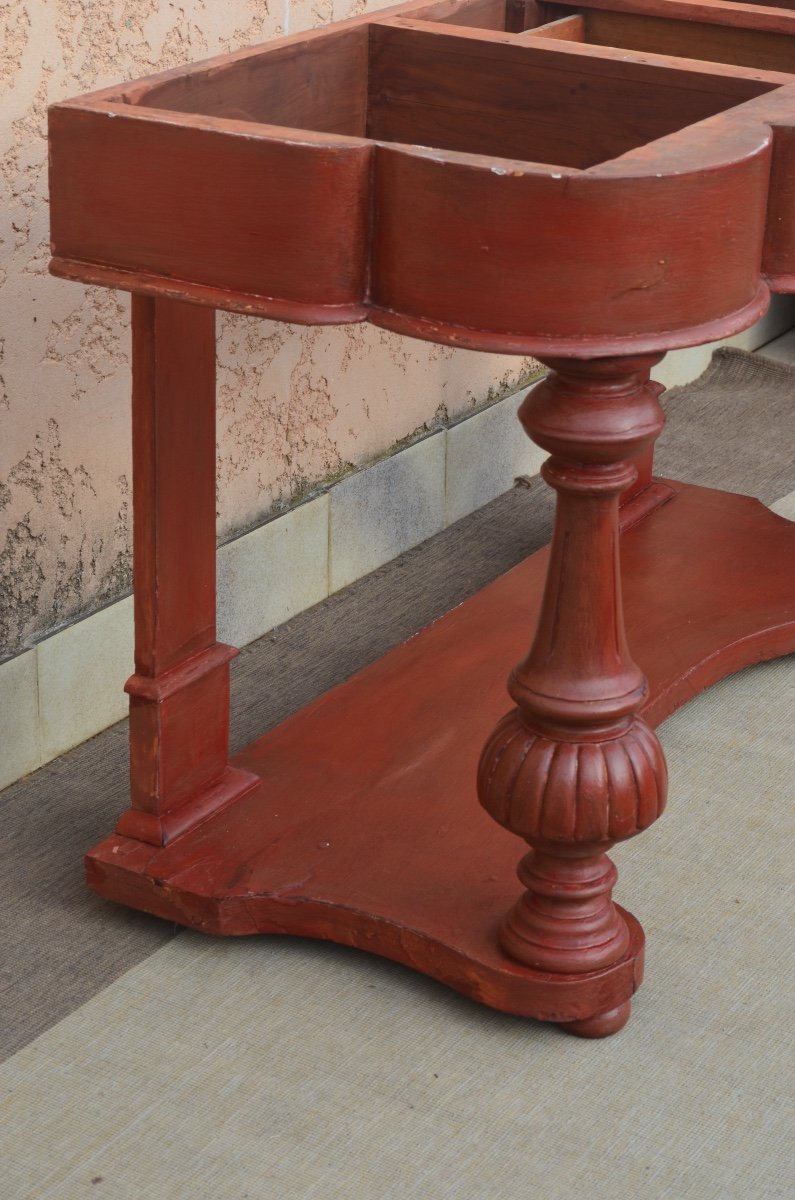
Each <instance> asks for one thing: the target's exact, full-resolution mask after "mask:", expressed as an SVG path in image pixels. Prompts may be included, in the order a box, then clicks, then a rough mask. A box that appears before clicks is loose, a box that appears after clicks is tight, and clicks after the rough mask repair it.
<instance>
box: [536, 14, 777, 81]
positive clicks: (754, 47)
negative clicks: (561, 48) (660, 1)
mask: <svg viewBox="0 0 795 1200" xmlns="http://www.w3.org/2000/svg"><path fill="white" fill-rule="evenodd" d="M584 17H585V41H586V42H590V43H592V44H594V45H598V46H616V47H619V48H621V49H623V50H649V51H651V52H652V53H654V54H671V55H675V56H679V57H683V58H696V59H704V60H705V61H707V62H722V63H731V64H733V65H735V66H738V67H758V68H760V70H765V71H786V72H790V73H795V38H793V37H788V36H787V35H786V34H783V33H766V32H764V31H762V30H758V29H738V28H737V27H731V26H724V25H707V24H705V23H702V22H697V21H674V20H669V19H668V18H665V17H647V16H642V15H640V14H635V13H624V12H621V13H618V12H608V11H606V10H603V9H589V10H587V11H586V12H585V13H584ZM565 25H566V22H564V21H560V22H557V28H558V29H560V30H561V32H560V33H558V36H559V37H566V38H568V37H569V36H570V35H569V33H568V32H567V31H566V30H565V28H563V27H564V26H565ZM549 28H550V29H551V28H552V26H550V27H549ZM572 40H577V41H579V40H581V39H580V38H575V39H572Z"/></svg>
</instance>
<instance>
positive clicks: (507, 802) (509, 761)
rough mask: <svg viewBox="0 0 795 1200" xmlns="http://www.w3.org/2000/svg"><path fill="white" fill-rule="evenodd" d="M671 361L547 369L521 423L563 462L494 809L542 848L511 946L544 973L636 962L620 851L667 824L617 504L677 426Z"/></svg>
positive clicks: (505, 725)
mask: <svg viewBox="0 0 795 1200" xmlns="http://www.w3.org/2000/svg"><path fill="white" fill-rule="evenodd" d="M658 360H659V356H648V355H647V356H644V357H635V358H611V359H593V360H590V361H583V362H576V361H568V360H566V361H563V360H554V359H551V360H548V366H549V367H550V368H551V369H552V374H551V375H550V376H549V377H548V378H547V379H546V380H544V381H543V382H542V383H540V384H539V385H538V386H537V387H536V388H534V389H533V391H532V392H530V394H529V395H528V397H527V399H526V400H525V402H524V404H523V405H522V407H521V409H520V412H519V416H520V420H521V422H522V424H523V426H524V428H525V430H526V431H527V433H528V434H529V435H530V436H531V437H532V438H533V440H534V441H535V442H537V443H538V445H540V446H542V447H543V448H544V449H545V450H548V451H549V452H550V454H551V455H552V457H551V458H549V459H548V460H547V462H546V463H545V465H544V467H543V468H542V474H543V476H544V479H545V480H546V482H547V483H548V484H549V485H550V486H551V487H553V488H554V489H555V491H556V492H557V514H556V520H555V531H554V536H553V540H552V548H551V554H550V560H549V570H548V575H547V581H546V588H545V592H544V598H543V603H542V608H541V613H540V617H539V621H538V628H537V632H536V636H535V640H534V642H533V645H532V648H531V650H530V653H529V654H528V656H527V658H525V659H524V661H523V662H521V663H520V664H519V665H518V666H517V667H516V668H515V670H514V671H513V672H512V674H511V677H510V680H509V684H508V691H509V692H510V695H511V697H512V699H513V700H514V701H515V702H516V705H517V707H516V708H515V709H513V710H512V711H511V712H509V713H508V714H507V715H506V716H505V717H504V718H503V720H502V721H501V722H500V723H499V724H498V726H497V727H496V729H495V730H494V733H493V734H492V736H491V738H490V739H489V741H488V743H487V744H486V747H485V749H484V752H483V755H482V758H481V763H480V770H479V778H478V792H479V796H480V801H481V803H482V804H483V806H484V807H485V808H486V809H487V810H488V812H489V813H491V815H492V816H493V817H494V818H495V819H496V820H497V821H498V822H500V824H502V825H504V826H506V828H508V829H510V830H512V831H513V832H514V833H517V834H519V835H520V836H521V837H523V838H524V839H525V840H526V841H527V842H528V843H529V845H530V852H529V853H528V854H527V855H526V856H525V858H523V860H522V862H521V864H520V867H519V878H520V880H521V882H522V883H523V885H524V886H525V888H526V891H525V892H524V893H523V895H522V896H521V898H520V899H519V901H518V902H517V904H516V906H515V907H514V908H513V910H512V911H511V912H510V913H508V914H507V915H506V918H505V921H504V923H503V926H502V929H501V931H500V940H501V943H502V946H503V948H504V950H506V951H507V953H508V954H509V955H511V956H512V957H513V958H514V959H516V960H517V961H518V962H520V963H522V964H524V965H526V966H527V967H529V968H531V969H533V970H534V971H540V972H550V973H559V974H567V975H580V974H584V973H587V972H596V971H599V970H601V969H603V968H605V967H608V966H610V965H611V964H613V963H616V962H618V961H619V960H620V959H621V958H622V957H624V956H626V954H627V953H628V950H629V944H630V939H629V933H628V930H627V926H626V922H625V921H624V919H623V917H622V916H621V915H620V914H619V912H618V911H617V909H616V907H615V905H614V904H613V901H612V889H613V885H614V883H615V880H616V869H615V867H614V866H613V864H612V862H611V861H610V859H609V858H608V857H607V851H608V850H609V849H610V848H611V846H612V845H613V844H614V843H615V842H617V841H620V840H622V839H624V838H629V837H632V836H633V835H634V834H636V833H639V832H640V831H641V830H643V829H646V828H647V827H648V826H649V825H651V823H652V822H653V821H654V820H656V818H657V817H658V816H659V814H660V812H661V811H662V809H663V806H664V804H665V795H666V768H665V760H664V758H663V753H662V750H661V748H660V744H659V742H658V740H657V738H656V736H655V735H654V733H653V732H652V730H651V729H650V728H649V726H648V725H647V724H646V723H645V722H644V721H643V720H642V718H640V717H639V716H638V710H639V709H640V707H641V705H642V704H643V701H644V699H645V697H646V692H647V684H646V680H645V678H644V676H643V673H642V672H641V670H640V668H639V667H638V666H637V665H636V664H635V663H634V662H633V661H632V658H631V655H630V652H629V649H628V647H627V641H626V635H625V630H624V614H623V608H622V599H621V576H620V570H619V524H618V516H619V511H618V510H619V499H620V497H621V495H622V493H626V492H627V491H628V490H629V489H631V488H632V486H633V484H634V483H635V480H636V478H637V469H636V466H635V465H634V462H633V460H635V459H636V458H637V457H638V456H644V455H645V456H646V457H648V452H649V450H650V448H651V446H652V445H653V442H654V439H655V438H656V437H657V435H658V433H659V431H660V429H661V428H662V424H663V419H664V418H663V414H662V410H661V408H660V405H659V403H658V400H657V395H658V391H659V389H658V388H657V387H656V386H655V385H654V384H650V382H649V370H650V368H651V366H652V365H653V364H654V363H655V362H657V361H658ZM629 1007H630V1004H629V999H627V1000H626V1002H624V1003H622V1004H621V1005H619V1006H618V1007H616V1008H614V1009H612V1010H611V1011H610V1012H608V1013H604V1014H598V1015H596V1016H594V1017H592V1018H589V1019H586V1020H582V1021H576V1022H569V1023H568V1027H569V1028H571V1029H572V1031H573V1032H575V1033H580V1034H583V1035H584V1036H603V1035H605V1034H608V1033H613V1032H615V1031H616V1030H617V1029H620V1028H621V1026H622V1025H623V1024H624V1023H625V1022H626V1020H627V1018H628V1016H629Z"/></svg>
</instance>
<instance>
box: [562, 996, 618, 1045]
mask: <svg viewBox="0 0 795 1200" xmlns="http://www.w3.org/2000/svg"><path fill="white" fill-rule="evenodd" d="M631 1010H632V1001H631V1000H627V1001H626V1003H625V1004H619V1006H618V1008H611V1009H610V1011H609V1012H605V1013H597V1014H596V1016H595V1017H583V1018H582V1020H581V1021H561V1024H560V1028H561V1029H565V1030H566V1033H573V1034H575V1035H576V1036H577V1037H583V1038H603V1037H610V1034H611V1033H618V1031H619V1029H623V1028H624V1026H625V1025H626V1023H627V1021H628V1020H629V1014H630V1012H631Z"/></svg>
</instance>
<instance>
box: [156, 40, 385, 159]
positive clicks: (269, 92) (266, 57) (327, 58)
mask: <svg viewBox="0 0 795 1200" xmlns="http://www.w3.org/2000/svg"><path fill="white" fill-rule="evenodd" d="M367 47H368V26H367V25H366V24H364V25H358V26H356V27H355V28H352V29H343V30H341V31H340V32H338V33H334V32H331V33H327V34H325V35H324V36H323V37H317V38H309V39H307V40H306V41H302V42H290V43H287V44H285V45H283V46H278V45H277V46H275V47H274V48H273V49H267V50H265V49H263V52H262V54H256V55H252V56H249V57H246V58H244V59H242V60H238V61H235V62H232V63H231V64H229V65H228V66H226V67H223V66H222V67H217V66H214V67H209V68H208V69H207V70H206V71H193V72H190V73H189V74H186V75H184V76H182V77H177V78H173V79H169V80H168V81H166V82H165V83H160V84H155V85H154V86H153V87H151V88H149V89H147V90H146V91H144V92H141V93H139V94H138V95H136V96H135V103H137V104H141V105H144V106H146V107H149V108H164V109H169V110H171V111H173V112H185V113H201V114H204V115H206V116H213V117H227V118H230V119H232V120H239V121H261V122H264V123H266V124H273V125H285V126H287V127H289V128H293V129H312V130H315V131H316V132H318V133H338V134H346V135H354V136H361V135H363V134H364V130H365V123H366V108H367Z"/></svg>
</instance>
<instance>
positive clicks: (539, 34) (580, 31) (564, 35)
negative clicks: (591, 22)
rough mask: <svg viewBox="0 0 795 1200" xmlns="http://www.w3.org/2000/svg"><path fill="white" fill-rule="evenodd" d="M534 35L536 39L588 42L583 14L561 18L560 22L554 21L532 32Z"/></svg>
mask: <svg viewBox="0 0 795 1200" xmlns="http://www.w3.org/2000/svg"><path fill="white" fill-rule="evenodd" d="M532 34H533V37H535V38H552V39H560V40H561V41H566V42H584V41H585V40H586V37H585V16H584V14H582V13H577V14H575V15H574V16H571V17H561V18H560V20H559V21H552V22H551V23H550V24H549V25H539V26H538V28H537V29H533V30H532Z"/></svg>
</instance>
